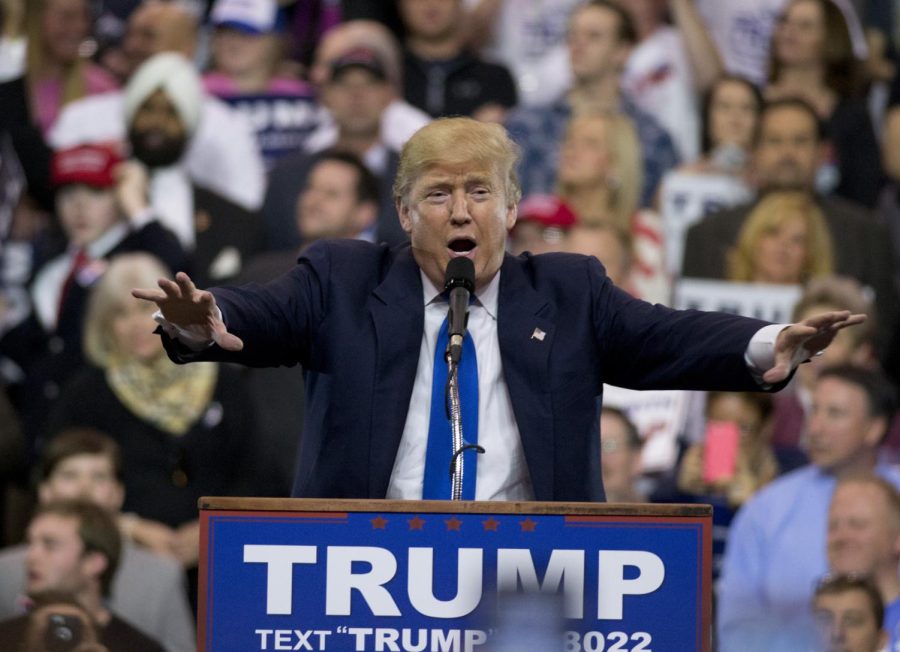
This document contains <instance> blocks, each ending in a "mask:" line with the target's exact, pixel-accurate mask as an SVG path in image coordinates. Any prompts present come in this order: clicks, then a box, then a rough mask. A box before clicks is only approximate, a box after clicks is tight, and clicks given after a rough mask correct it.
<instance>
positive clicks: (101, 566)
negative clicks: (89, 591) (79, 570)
mask: <svg viewBox="0 0 900 652" xmlns="http://www.w3.org/2000/svg"><path fill="white" fill-rule="evenodd" d="M81 564H82V567H83V568H84V570H85V573H86V574H87V575H89V576H90V577H92V578H96V579H97V581H99V580H100V576H101V575H103V573H104V572H105V571H106V569H107V568H108V567H109V559H107V557H106V555H104V554H103V553H102V552H98V551H96V550H94V551H91V552H87V553H85V554H84V557H82V559H81Z"/></svg>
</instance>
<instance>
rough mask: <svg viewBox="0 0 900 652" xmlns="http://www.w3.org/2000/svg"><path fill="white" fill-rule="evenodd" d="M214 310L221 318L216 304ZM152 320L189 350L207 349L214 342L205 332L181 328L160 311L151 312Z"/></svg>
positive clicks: (220, 312)
mask: <svg viewBox="0 0 900 652" xmlns="http://www.w3.org/2000/svg"><path fill="white" fill-rule="evenodd" d="M216 311H217V312H218V315H217V317H218V318H219V319H220V320H221V319H222V311H221V310H219V307H218V306H216ZM153 320H154V321H155V322H156V323H157V324H159V326H160V328H162V329H163V331H164V332H165V333H166V335H168V336H169V337H171V338H172V339H173V340H178V341H179V342H181V343H182V344H184V345H185V346H186V347H187V348H189V349H190V350H191V351H194V352H199V351H202V350H204V349H208V348H209V347H211V346H212V345H213V344H215V342H214V341H213V340H211V339H209V338H208V337H207V336H206V334H205V333H203V334H201V333H197V332H195V331H192V330H190V328H182V327H181V326H178V325H176V324H173V323H172V322H170V321H169V320H168V319H166V318H165V317H163V314H162V311H161V310H157V311H156V312H154V313H153Z"/></svg>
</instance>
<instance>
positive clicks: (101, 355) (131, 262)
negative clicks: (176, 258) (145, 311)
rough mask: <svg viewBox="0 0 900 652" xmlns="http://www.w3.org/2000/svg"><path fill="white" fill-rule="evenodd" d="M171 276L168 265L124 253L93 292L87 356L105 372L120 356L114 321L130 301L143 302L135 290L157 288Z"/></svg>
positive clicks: (86, 322) (86, 337) (86, 336)
mask: <svg viewBox="0 0 900 652" xmlns="http://www.w3.org/2000/svg"><path fill="white" fill-rule="evenodd" d="M169 275H170V272H169V270H168V269H167V268H166V266H165V265H164V264H163V263H162V261H160V260H159V259H158V258H156V257H155V256H151V255H150V254H146V253H133V254H122V255H119V256H116V257H115V258H113V260H112V262H111V263H110V264H109V268H108V269H107V270H106V273H105V274H104V275H103V277H102V278H101V279H100V280H99V281H98V282H97V284H96V285H95V286H94V287H93V289H92V290H91V295H90V298H89V299H88V307H87V314H86V315H85V318H84V337H83V346H84V354H85V356H87V358H88V360H90V361H91V362H92V363H94V364H95V365H97V366H98V367H100V368H103V369H105V368H106V367H107V366H108V365H109V362H110V360H111V359H112V358H113V357H114V356H115V355H116V353H117V347H116V343H115V338H114V337H113V334H112V320H113V318H114V317H115V316H116V315H117V314H118V313H119V312H120V310H121V309H122V306H123V305H125V303H126V302H127V301H140V299H135V298H134V297H132V296H131V289H132V288H138V287H144V288H145V287H155V286H156V282H157V281H158V280H159V278H160V277H168V276H169Z"/></svg>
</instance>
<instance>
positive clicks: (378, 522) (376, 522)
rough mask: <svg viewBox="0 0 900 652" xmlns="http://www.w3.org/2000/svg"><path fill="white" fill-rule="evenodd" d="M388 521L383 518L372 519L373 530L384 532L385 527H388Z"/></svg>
mask: <svg viewBox="0 0 900 652" xmlns="http://www.w3.org/2000/svg"><path fill="white" fill-rule="evenodd" d="M387 523H388V522H387V519H386V518H381V516H376V517H375V518H373V519H372V529H373V530H383V529H384V526H385V525H387Z"/></svg>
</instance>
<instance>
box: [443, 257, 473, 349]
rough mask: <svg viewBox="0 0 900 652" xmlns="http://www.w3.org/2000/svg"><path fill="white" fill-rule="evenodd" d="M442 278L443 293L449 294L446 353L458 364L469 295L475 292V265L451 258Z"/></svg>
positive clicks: (467, 314)
mask: <svg viewBox="0 0 900 652" xmlns="http://www.w3.org/2000/svg"><path fill="white" fill-rule="evenodd" d="M444 278H445V280H444V292H450V310H449V312H448V313H447V335H448V336H449V340H450V341H449V344H448V346H447V353H448V355H449V356H450V361H451V362H453V363H458V362H459V358H460V356H461V355H462V347H463V338H464V337H465V335H466V323H467V322H468V321H469V295H470V294H471V293H472V292H474V291H475V264H474V263H473V262H472V261H471V260H470V259H469V258H463V257H460V258H451V259H450V263H449V264H448V265H447V273H446V276H445V277H444Z"/></svg>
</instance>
